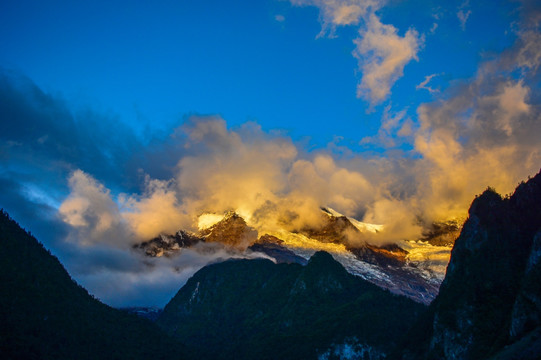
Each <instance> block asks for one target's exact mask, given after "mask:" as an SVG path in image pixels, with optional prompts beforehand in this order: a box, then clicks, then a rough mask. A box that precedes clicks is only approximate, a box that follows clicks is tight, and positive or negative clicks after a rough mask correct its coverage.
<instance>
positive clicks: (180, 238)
mask: <svg viewBox="0 0 541 360" xmlns="http://www.w3.org/2000/svg"><path fill="white" fill-rule="evenodd" d="M200 241H203V237H201V236H198V235H196V234H194V233H192V232H189V231H184V230H179V231H178V232H177V233H176V234H175V235H164V234H161V235H159V236H157V237H155V238H154V239H151V240H148V241H145V242H142V243H140V244H137V245H135V246H134V248H135V249H139V250H142V251H144V252H145V254H146V255H148V256H152V257H159V256H172V255H174V254H176V253H178V252H179V251H180V249H182V248H186V247H190V246H193V245H195V244H197V243H198V242H200Z"/></svg>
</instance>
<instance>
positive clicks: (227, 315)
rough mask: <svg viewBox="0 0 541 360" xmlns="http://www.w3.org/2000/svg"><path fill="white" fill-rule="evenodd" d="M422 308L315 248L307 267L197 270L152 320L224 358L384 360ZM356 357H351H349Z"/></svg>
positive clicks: (243, 264) (241, 264)
mask: <svg viewBox="0 0 541 360" xmlns="http://www.w3.org/2000/svg"><path fill="white" fill-rule="evenodd" d="M424 309H425V307H424V306H423V305H420V304H418V303H415V302H413V301H412V300H409V299H407V298H405V297H402V296H397V295H393V294H391V293H389V292H388V291H386V290H382V289H381V288H379V287H377V286H375V285H373V284H371V283H369V282H367V281H364V280H362V279H361V278H359V277H356V276H353V275H351V274H349V273H348V272H347V271H346V270H345V269H344V268H343V267H342V266H341V265H340V264H339V263H338V262H336V261H335V260H334V259H333V258H332V256H331V255H329V254H328V253H326V252H318V253H316V254H315V255H313V256H312V258H311V259H310V261H309V262H308V264H307V265H306V266H302V265H299V264H274V263H272V262H271V261H269V260H230V261H226V262H223V263H219V264H214V265H210V266H207V267H205V268H203V269H202V270H200V271H199V272H197V273H196V274H195V275H194V276H193V277H192V278H191V279H190V280H189V281H188V283H187V284H186V285H185V286H184V287H183V288H182V289H181V290H180V291H179V292H178V293H177V295H176V296H175V297H174V298H173V299H172V300H171V302H170V303H169V304H168V305H167V306H166V307H165V309H164V312H163V313H162V315H161V316H160V318H159V320H158V323H159V325H160V326H162V327H163V328H164V329H166V330H167V331H168V332H169V333H170V334H172V335H174V336H177V337H178V338H180V339H183V340H185V342H186V343H187V344H190V345H192V346H194V347H196V348H198V349H199V350H200V353H199V354H198V356H200V357H207V358H227V359H286V358H287V359H314V358H316V356H317V355H325V354H327V355H328V356H331V357H332V356H339V355H345V354H344V351H346V352H348V351H349V353H350V355H355V356H357V358H367V359H382V358H384V356H385V355H386V353H387V351H388V350H389V349H390V348H391V347H392V345H393V344H394V343H395V340H396V339H398V338H399V337H400V336H401V335H402V334H403V333H404V332H405V331H406V330H407V329H408V327H409V326H410V323H411V322H412V321H413V320H414V319H415V318H416V316H417V315H418V314H419V313H420V312H421V311H422V310H424ZM354 358H355V357H354Z"/></svg>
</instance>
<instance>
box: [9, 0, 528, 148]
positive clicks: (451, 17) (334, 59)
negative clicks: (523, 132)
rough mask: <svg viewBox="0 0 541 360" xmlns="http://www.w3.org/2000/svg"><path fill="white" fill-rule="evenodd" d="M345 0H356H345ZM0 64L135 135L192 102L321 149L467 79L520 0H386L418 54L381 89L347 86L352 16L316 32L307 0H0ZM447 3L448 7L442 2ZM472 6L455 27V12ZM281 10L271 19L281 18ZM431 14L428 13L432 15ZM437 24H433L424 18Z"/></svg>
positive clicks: (172, 118) (499, 42)
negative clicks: (368, 94)
mask: <svg viewBox="0 0 541 360" xmlns="http://www.w3.org/2000/svg"><path fill="white" fill-rule="evenodd" d="M352 3H354V2H352ZM1 6H2V9H1V11H0V17H1V19H0V20H1V21H0V23H1V24H2V25H0V26H1V28H0V54H1V55H0V63H1V64H2V66H3V67H5V68H8V69H15V70H17V71H19V72H21V73H23V74H25V75H26V76H28V77H29V78H31V79H32V80H33V81H34V82H35V83H36V84H37V85H38V86H39V87H40V88H42V89H43V90H44V91H46V92H48V93H50V94H54V95H55V96H58V97H60V98H62V99H64V100H65V101H66V102H67V103H68V104H69V106H70V107H71V108H72V109H77V108H80V107H92V108H93V109H97V110H98V111H100V112H103V113H107V114H110V115H111V116H115V117H119V118H120V120H121V121H123V122H125V123H126V124H128V125H129V126H130V127H133V128H134V129H135V130H136V132H137V133H138V134H140V135H142V136H144V135H148V129H150V130H151V131H159V130H165V131H168V130H169V129H170V128H171V127H173V126H175V125H178V123H179V122H180V121H182V119H183V118H184V117H185V116H186V115H189V114H194V113H195V114H220V115H221V116H222V117H223V118H224V119H225V120H226V121H227V122H228V124H229V125H230V126H237V125H239V124H241V123H244V122H246V121H257V122H258V123H259V124H261V125H262V126H263V128H264V129H267V130H270V129H283V130H285V131H287V132H288V133H289V134H290V135H291V136H292V137H293V138H294V139H301V138H305V137H309V138H310V139H311V142H312V143H313V146H314V147H322V146H325V145H326V144H327V143H329V142H331V141H332V140H333V138H334V137H335V136H340V137H343V138H344V141H345V142H346V143H347V144H348V146H354V145H355V144H356V143H357V142H358V141H359V140H360V139H362V138H363V137H365V136H369V135H373V134H374V133H375V132H376V131H377V129H378V128H379V124H380V120H381V116H382V110H383V109H384V108H385V106H391V107H392V108H393V109H398V110H402V109H403V108H408V113H409V114H412V115H414V114H415V111H416V108H417V106H418V105H419V104H420V103H422V102H426V101H430V100H431V97H432V96H431V94H430V93H429V92H428V91H426V90H423V89H420V90H416V85H418V84H419V83H421V82H422V81H423V80H424V78H425V76H429V75H432V74H436V76H435V77H434V78H433V79H432V81H431V82H430V86H432V87H434V88H437V89H445V88H446V87H447V86H449V84H450V83H451V82H453V81H457V80H460V79H468V78H470V77H471V76H473V74H474V73H475V71H476V70H477V65H478V63H479V61H481V60H483V59H484V58H486V57H490V56H493V55H494V53H499V52H500V51H501V50H502V49H503V48H505V47H508V46H509V44H511V43H512V40H513V38H514V37H515V36H516V35H515V34H514V33H513V31H512V27H511V26H510V24H512V22H514V21H516V20H517V16H518V15H517V12H516V11H514V10H516V8H517V7H518V3H507V2H502V1H500V2H493V1H484V2H483V1H481V2H475V3H474V4H469V3H463V2H453V1H450V2H445V4H443V5H442V4H441V2H436V1H427V0H424V1H421V2H418V1H417V2H415V3H413V2H408V1H394V2H393V1H391V2H389V4H388V5H387V6H385V7H383V8H382V9H381V10H380V11H378V15H379V16H380V17H381V21H382V22H383V23H385V24H390V25H393V26H395V27H396V29H397V31H398V34H399V35H402V36H403V34H404V33H405V32H406V31H408V29H415V30H416V31H417V32H418V37H419V38H422V41H420V42H421V43H422V45H421V46H420V48H419V50H418V51H417V54H416V57H417V58H418V60H415V59H413V60H411V61H408V62H407V64H406V65H405V67H404V71H403V76H400V77H399V79H398V80H397V81H396V82H395V83H394V84H392V88H391V93H390V94H389V95H388V96H387V97H386V98H385V99H384V101H382V102H380V103H378V104H376V105H375V106H371V104H370V101H368V100H367V99H365V98H357V97H356V86H357V83H358V82H359V80H360V79H361V78H362V73H360V71H359V70H358V65H357V60H356V59H355V58H354V57H353V56H352V52H353V51H354V49H355V44H354V43H353V40H354V39H355V38H358V37H359V33H358V31H359V29H362V28H363V24H362V22H363V21H362V20H360V21H359V22H358V23H357V24H353V25H338V26H336V27H337V28H336V30H335V31H334V34H328V33H327V34H324V35H323V36H320V37H317V38H316V36H317V35H318V34H320V32H321V27H322V24H321V21H320V20H321V17H318V16H319V15H318V14H319V13H320V12H319V11H318V8H317V7H315V6H302V7H300V6H293V5H292V4H290V3H289V2H287V1H254V2H250V3H248V4H247V3H246V2H245V1H233V2H231V1H229V2H223V1H180V2H169V1H164V2H159V3H158V4H144V3H139V2H138V3H134V2H131V1H113V2H109V1H107V2H101V1H96V2H91V3H90V2H89V3H85V2H69V1H46V2H41V1H17V2H3V4H2V5H1ZM443 6H445V7H443ZM460 11H463V12H465V13H469V16H468V17H467V20H466V21H465V23H464V27H463V28H462V27H461V23H460V20H459V17H458V16H457V14H458V13H459V12H460ZM277 19H278V20H277ZM434 24H436V25H434ZM434 26H437V27H436V28H435V30H434V31H433V32H431V29H432V28H433V27H434Z"/></svg>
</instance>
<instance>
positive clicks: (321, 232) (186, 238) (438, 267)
mask: <svg viewBox="0 0 541 360" xmlns="http://www.w3.org/2000/svg"><path fill="white" fill-rule="evenodd" d="M318 215H319V216H317V217H315V216H314V220H313V221H312V223H311V225H303V226H302V227H300V228H295V227H294V226H292V225H291V224H290V223H289V222H287V221H286V220H282V221H281V224H280V225H277V226H274V227H273V230H269V233H265V232H258V230H256V229H255V228H253V227H251V226H250V225H248V223H247V222H246V221H245V220H244V218H243V217H242V216H240V215H239V214H237V213H235V212H234V211H229V212H227V213H225V214H211V213H204V214H202V215H200V216H199V219H200V220H199V223H200V228H199V230H198V231H196V232H190V231H187V230H179V231H177V232H176V233H175V234H171V235H167V234H160V235H159V236H158V237H155V238H153V239H151V240H148V241H144V242H142V243H139V244H137V245H134V249H136V250H138V251H140V252H142V253H144V254H146V255H147V256H150V257H162V256H165V257H169V258H174V257H175V256H178V255H179V254H181V253H182V251H183V250H185V249H190V250H195V251H200V252H207V253H208V252H212V251H213V250H212V249H213V248H212V247H208V246H213V245H220V246H221V248H223V249H226V250H227V251H228V252H230V253H231V255H233V254H235V255H236V256H238V257H243V256H246V255H247V254H251V255H252V256H258V254H259V256H263V257H267V258H269V259H271V260H273V261H275V262H296V263H299V264H306V262H307V261H308V259H309V258H310V257H311V256H312V255H313V254H314V253H315V252H316V251H318V250H324V251H327V252H329V253H331V254H333V256H334V257H335V258H336V260H337V261H338V262H340V263H341V264H342V265H343V266H344V267H345V268H346V269H347V271H349V272H350V273H352V274H354V275H358V276H360V277H362V278H364V279H365V280H368V281H370V282H372V283H374V284H376V285H378V286H380V287H382V288H384V289H388V290H390V291H391V292H393V293H395V294H400V295H405V296H408V297H410V298H412V299H413V300H415V301H417V302H421V303H423V304H429V303H430V302H431V301H432V300H433V299H434V298H435V296H436V295H437V293H438V287H439V284H440V283H441V281H442V280H443V276H444V270H445V266H446V264H447V261H448V254H449V252H450V250H451V246H452V244H453V242H454V237H455V236H458V235H457V233H458V229H459V228H460V227H459V226H458V225H456V223H454V222H450V223H447V224H439V225H432V226H426V227H425V228H426V235H425V237H423V238H422V239H419V240H417V241H404V240H402V241H396V242H392V243H386V244H380V245H376V244H373V243H369V242H368V241H367V240H366V239H370V236H371V235H372V234H374V233H377V232H378V231H381V230H382V229H383V226H381V225H374V224H368V223H363V222H360V221H357V220H355V219H353V218H349V217H347V216H344V215H342V214H340V213H338V212H337V211H335V210H333V209H331V208H321V210H320V212H319V214H318ZM263 223H264V220H259V224H263ZM263 228H265V225H263ZM207 245H208V246H207ZM406 249H408V250H406Z"/></svg>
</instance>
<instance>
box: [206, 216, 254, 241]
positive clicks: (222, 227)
mask: <svg viewBox="0 0 541 360" xmlns="http://www.w3.org/2000/svg"><path fill="white" fill-rule="evenodd" d="M200 234H201V236H202V237H203V238H204V239H205V241H206V242H218V243H221V244H224V245H228V246H232V247H236V248H240V249H246V248H247V247H248V246H250V245H251V244H253V243H254V242H255V241H256V240H257V231H256V230H255V229H254V228H252V227H250V226H248V225H247V224H246V221H244V219H243V218H242V217H240V216H239V215H238V214H237V213H235V212H233V211H230V212H228V213H227V214H226V215H225V217H224V218H223V219H222V220H221V221H220V222H218V223H216V224H214V225H212V226H211V227H209V228H207V229H203V230H201V231H200Z"/></svg>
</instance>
